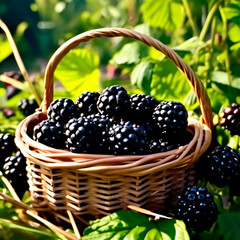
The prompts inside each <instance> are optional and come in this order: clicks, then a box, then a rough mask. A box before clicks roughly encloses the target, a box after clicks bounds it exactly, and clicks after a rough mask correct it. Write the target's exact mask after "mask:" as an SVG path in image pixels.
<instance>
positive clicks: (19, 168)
mask: <svg viewBox="0 0 240 240" xmlns="http://www.w3.org/2000/svg"><path fill="white" fill-rule="evenodd" d="M3 175H4V176H5V177H6V178H7V179H8V181H9V182H10V183H11V185H12V187H13V188H14V189H15V191H16V193H17V194H18V196H19V197H20V198H22V196H23V194H24V193H25V192H26V191H27V189H28V184H27V172H26V158H25V157H24V156H23V154H22V153H21V152H20V151H17V152H16V154H15V155H14V156H9V157H7V158H6V159H5V163H4V166H3Z"/></svg>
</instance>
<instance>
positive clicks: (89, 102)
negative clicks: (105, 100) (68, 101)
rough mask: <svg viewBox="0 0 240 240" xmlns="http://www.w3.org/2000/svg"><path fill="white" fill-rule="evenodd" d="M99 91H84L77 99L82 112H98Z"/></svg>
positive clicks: (79, 109)
mask: <svg viewBox="0 0 240 240" xmlns="http://www.w3.org/2000/svg"><path fill="white" fill-rule="evenodd" d="M99 96H100V94H99V93H98V92H83V93H82V94H81V95H80V96H79V97H78V98H77V99H76V101H75V105H76V106H77V108H78V111H79V113H80V114H84V115H90V114H95V113H97V112H98V109H97V100H98V97H99Z"/></svg>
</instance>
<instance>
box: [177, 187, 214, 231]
mask: <svg viewBox="0 0 240 240" xmlns="http://www.w3.org/2000/svg"><path fill="white" fill-rule="evenodd" d="M174 215H175V218H177V219H180V220H183V221H184V223H185V224H186V227H187V228H188V229H193V230H194V231H195V232H203V231H209V230H210V228H211V227H212V225H213V224H214V222H215V221H216V220H217V217H218V208H217V205H216V203H215V202H214V199H213V196H212V194H210V193H209V192H208V191H207V189H206V188H204V187H197V186H191V187H190V186H189V187H187V188H186V189H185V190H184V192H183V193H182V194H181V195H179V196H178V201H177V204H176V208H175V213H174Z"/></svg>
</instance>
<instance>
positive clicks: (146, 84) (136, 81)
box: [131, 60, 155, 95]
mask: <svg viewBox="0 0 240 240" xmlns="http://www.w3.org/2000/svg"><path fill="white" fill-rule="evenodd" d="M154 65H155V63H153V62H152V61H149V60H144V61H142V62H140V63H139V64H138V65H136V67H135V68H134V69H133V71H132V74H131V83H132V84H133V85H136V86H137V87H138V88H139V89H141V90H143V92H145V94H148V95H149V94H150V92H151V80H152V74H153V68H154Z"/></svg>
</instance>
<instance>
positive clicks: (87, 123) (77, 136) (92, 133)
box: [65, 117, 100, 153]
mask: <svg viewBox="0 0 240 240" xmlns="http://www.w3.org/2000/svg"><path fill="white" fill-rule="evenodd" d="M65 134H66V137H67V148H68V150H69V151H71V152H75V153H97V152H98V151H99V138H100V137H99V131H98V128H97V125H96V124H95V122H94V121H93V120H92V119H90V118H84V117H83V118H79V119H77V118H73V119H71V120H69V122H68V123H67V125H66V128H65Z"/></svg>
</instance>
